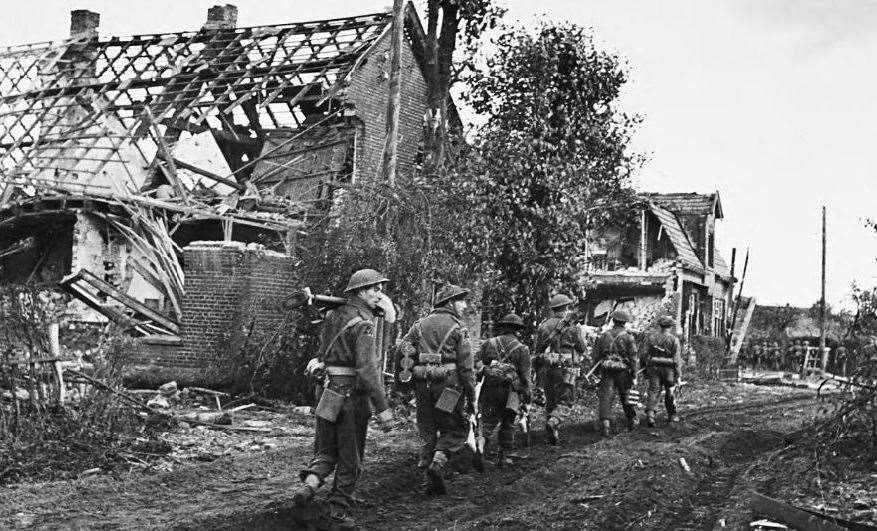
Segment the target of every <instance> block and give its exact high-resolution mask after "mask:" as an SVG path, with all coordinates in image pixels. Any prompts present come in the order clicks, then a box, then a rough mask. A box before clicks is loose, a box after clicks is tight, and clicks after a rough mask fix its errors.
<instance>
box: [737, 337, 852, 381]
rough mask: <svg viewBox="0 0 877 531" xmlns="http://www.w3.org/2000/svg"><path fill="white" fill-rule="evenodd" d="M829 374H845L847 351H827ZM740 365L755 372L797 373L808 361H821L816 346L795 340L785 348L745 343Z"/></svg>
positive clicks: (840, 348) (768, 342)
mask: <svg viewBox="0 0 877 531" xmlns="http://www.w3.org/2000/svg"><path fill="white" fill-rule="evenodd" d="M826 350H827V354H828V367H827V369H828V370H829V372H837V373H843V374H844V375H845V374H846V364H847V349H846V347H843V346H840V347H837V348H834V349H828V348H826ZM740 358H741V359H740V363H741V364H742V365H743V366H745V367H750V368H752V369H756V370H773V371H791V372H799V371H801V369H802V368H803V367H804V364H805V362H806V361H807V360H808V358H809V359H810V360H814V359H821V358H822V354H820V353H819V347H818V346H811V345H810V342H809V341H808V340H806V339H805V340H803V341H802V340H800V339H796V340H795V341H794V342H793V343H791V344H789V345H788V346H787V347H782V346H780V344H779V342H777V341H774V342H770V341H758V342H753V343H747V344H745V345H744V346H743V348H742V349H741V351H740Z"/></svg>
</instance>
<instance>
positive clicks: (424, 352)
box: [403, 307, 475, 463]
mask: <svg viewBox="0 0 877 531" xmlns="http://www.w3.org/2000/svg"><path fill="white" fill-rule="evenodd" d="M403 343H408V344H409V345H410V346H411V347H413V348H414V349H415V351H416V352H417V354H418V355H417V360H416V361H415V365H414V368H413V370H412V372H413V373H414V393H415V399H416V401H417V430H418V432H419V434H420V439H421V442H422V446H421V456H420V457H421V461H422V462H427V463H428V462H430V461H431V460H432V457H433V453H434V452H436V451H441V452H445V453H452V452H456V451H458V450H460V449H461V448H462V447H463V446H464V445H465V444H466V436H467V434H468V431H469V430H468V426H469V425H468V421H467V420H466V417H465V415H464V414H463V397H465V398H466V399H468V400H469V401H470V402H472V401H474V399H475V376H474V373H473V366H474V362H473V357H472V349H471V346H470V344H469V333H468V331H467V329H466V328H465V326H464V323H463V322H462V320H461V319H460V316H459V315H458V314H457V313H456V312H455V311H454V310H452V309H450V308H445V307H442V308H437V309H435V310H433V312H432V313H431V314H429V315H428V316H427V317H425V318H423V319H421V320H420V321H418V322H416V323H414V325H413V326H412V327H411V330H409V331H408V334H407V335H406V336H405V338H404V339H403ZM445 387H449V388H451V389H453V390H456V391H459V392H461V397H460V399H459V400H457V402H456V404H455V405H454V406H453V410H452V411H451V412H445V411H442V410H440V409H437V408H436V407H435V406H436V402H437V401H438V400H439V397H440V396H441V395H442V392H443V391H444V389H445Z"/></svg>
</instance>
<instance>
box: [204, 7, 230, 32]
mask: <svg viewBox="0 0 877 531" xmlns="http://www.w3.org/2000/svg"><path fill="white" fill-rule="evenodd" d="M237 24H238V8H237V7H236V6H233V5H231V4H225V5H224V6H213V7H211V8H210V9H208V10H207V22H205V23H204V27H203V29H206V30H220V29H234V28H235V27H237Z"/></svg>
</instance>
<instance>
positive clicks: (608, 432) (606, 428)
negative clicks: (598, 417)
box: [600, 420, 612, 437]
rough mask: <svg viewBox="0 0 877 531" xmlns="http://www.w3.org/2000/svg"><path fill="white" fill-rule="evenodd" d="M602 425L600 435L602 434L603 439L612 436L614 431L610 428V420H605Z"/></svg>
mask: <svg viewBox="0 0 877 531" xmlns="http://www.w3.org/2000/svg"><path fill="white" fill-rule="evenodd" d="M600 424H601V426H600V434H601V435H602V436H603V437H609V436H610V435H612V430H611V428H610V425H609V421H608V420H604V421H603V422H601V423H600Z"/></svg>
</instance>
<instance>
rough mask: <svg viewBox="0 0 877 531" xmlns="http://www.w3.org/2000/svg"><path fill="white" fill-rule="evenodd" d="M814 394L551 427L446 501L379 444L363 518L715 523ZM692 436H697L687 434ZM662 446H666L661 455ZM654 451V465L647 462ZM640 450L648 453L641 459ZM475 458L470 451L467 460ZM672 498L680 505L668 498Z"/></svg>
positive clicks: (463, 524) (460, 523)
mask: <svg viewBox="0 0 877 531" xmlns="http://www.w3.org/2000/svg"><path fill="white" fill-rule="evenodd" d="M813 398H814V397H813V395H812V394H810V395H803V394H802V395H794V396H791V397H787V398H783V399H776V400H770V401H761V402H748V403H738V404H729V405H726V406H712V407H704V408H698V409H696V410H690V411H688V412H686V413H685V414H684V415H683V422H682V423H681V424H679V425H676V426H671V427H666V428H664V429H658V430H652V433H650V432H649V430H641V431H639V432H635V433H633V434H630V435H627V434H618V435H616V436H615V437H613V438H612V439H609V440H604V439H602V438H601V437H599V435H598V434H597V432H596V429H595V428H594V426H593V423H592V422H586V423H581V424H576V425H571V426H569V427H568V428H567V429H566V430H565V436H566V440H565V441H564V444H563V446H561V447H559V448H558V447H549V446H545V445H544V441H543V440H542V439H543V438H542V437H541V434H534V435H536V436H535V437H534V441H533V446H532V447H531V448H530V457H529V458H527V459H522V460H520V461H518V463H517V466H515V467H513V468H505V469H497V468H490V469H489V470H488V471H487V472H486V473H485V474H483V475H481V474H476V473H465V474H455V475H454V476H453V477H452V478H451V479H450V481H449V484H450V485H451V491H452V492H451V494H450V495H449V496H446V497H441V498H437V497H432V496H428V495H425V494H423V488H422V481H423V478H422V475H421V474H420V473H419V471H418V470H417V469H416V467H415V457H414V454H415V452H414V449H415V447H414V446H412V445H410V444H409V445H408V446H407V447H398V446H396V447H394V448H393V449H392V450H391V451H385V452H384V453H381V454H377V452H371V451H370V455H369V456H367V459H368V461H369V462H368V470H367V471H366V474H365V476H364V477H363V480H362V483H361V484H360V487H359V489H358V494H359V495H360V496H362V498H363V499H364V500H365V501H364V502H363V503H361V504H360V505H359V507H358V508H357V509H356V510H355V511H354V516H355V518H356V519H357V522H358V523H359V525H360V526H362V528H363V529H387V528H388V527H392V528H397V529H444V528H451V527H458V528H474V527H478V528H481V527H489V528H496V527H503V528H504V529H506V528H508V529H529V528H544V527H554V528H562V529H582V528H587V529H618V528H631V527H633V528H639V529H703V528H712V527H713V526H714V525H715V521H716V518H717V515H718V514H719V513H720V511H721V508H722V506H723V504H724V503H725V502H726V501H727V498H728V496H729V494H730V493H731V492H732V490H733V489H734V487H735V485H736V484H737V482H738V479H739V478H740V476H741V474H742V473H743V472H744V471H745V470H746V468H747V467H748V465H749V464H750V463H751V461H752V460H753V459H755V458H757V456H759V455H760V454H762V453H764V452H767V451H770V450H772V449H774V448H776V447H777V446H778V445H781V444H782V441H783V432H782V431H777V430H765V429H761V428H765V427H767V426H765V425H764V423H763V422H762V421H761V420H760V419H762V417H765V418H768V417H771V416H772V415H776V413H777V412H780V411H782V410H784V409H787V408H790V407H792V406H794V404H795V403H804V402H808V401H813ZM695 435H696V436H695ZM686 439H696V442H694V443H686ZM603 441H604V442H603ZM656 447H660V448H661V450H660V451H658V452H657V454H656V455H653V454H655V450H654V448H656ZM665 447H666V448H665ZM680 448H681V450H680ZM627 451H630V452H631V456H627V457H631V458H632V460H628V462H627V464H626V465H625V466H624V470H616V471H612V470H611V466H612V464H611V462H610V463H609V464H608V465H607V464H603V463H602V462H601V460H600V459H601V456H603V455H609V456H612V455H616V454H617V455H623V454H624V453H625V452H627ZM680 451H681V452H683V454H680V453H679V452H680ZM636 452H640V453H639V454H637V453H636ZM684 452H690V453H687V454H686V453H684ZM613 453H614V454H613ZM376 454H377V455H376ZM647 455H648V456H651V457H653V462H654V464H648V465H645V466H644V465H643V463H642V461H643V460H645V459H646V457H645V456H647ZM678 455H689V457H690V459H691V464H692V468H694V469H696V470H697V472H698V474H697V476H696V477H694V476H688V477H686V476H681V475H680V476H679V483H680V485H677V486H674V485H672V484H670V483H672V482H670V481H669V478H668V479H663V480H662V479H659V478H663V477H664V476H665V475H667V476H670V475H671V474H677V475H679V474H681V473H680V472H679V470H678V468H679V466H678V463H676V461H677V459H678V457H677V456H678ZM637 456H642V460H639V466H637V461H638V457H637ZM466 465H467V463H465V458H464V459H463V462H462V463H461V466H462V467H463V468H465V467H466ZM649 467H651V469H649ZM659 467H663V468H659ZM607 470H608V472H609V476H610V477H609V478H607V479H606V480H605V481H603V482H602V483H601V482H600V481H599V475H600V474H603V473H606V472H607ZM589 474H591V475H592V476H589ZM611 474H614V476H612V475H611ZM662 474H663V475H662ZM662 481H663V483H662ZM616 483H620V484H624V483H629V484H630V487H631V488H630V489H628V491H627V492H623V490H619V491H618V492H613V493H612V494H611V495H607V496H606V498H605V499H603V500H600V501H596V502H593V503H591V502H588V503H581V502H580V501H579V500H582V499H587V498H588V493H593V492H597V490H595V489H598V488H603V489H614V488H615V486H616V485H615V484H616ZM598 485H600V486H599V487H598ZM606 492H608V490H606ZM664 497H668V498H669V499H668V500H667V501H670V502H673V503H670V504H662V501H663V498H664ZM665 505H666V506H665ZM321 511H325V508H324V507H323V506H319V505H318V506H317V513H311V514H306V513H303V512H302V511H300V510H297V509H294V508H293V507H291V506H290V505H289V504H288V503H278V504H274V505H272V506H271V507H270V508H269V509H268V510H267V511H265V510H262V511H259V512H258V513H257V514H253V513H252V512H250V513H248V512H245V511H243V512H239V513H236V514H235V515H232V516H231V517H226V518H223V519H221V520H216V519H214V520H212V521H201V522H198V524H197V525H194V526H186V527H182V528H184V529H308V528H309V527H310V526H311V525H313V523H314V522H315V521H316V520H318V519H319V517H320V516H321V515H320V514H319V513H320V512H321ZM322 515H325V513H324V512H323V513H322Z"/></svg>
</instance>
